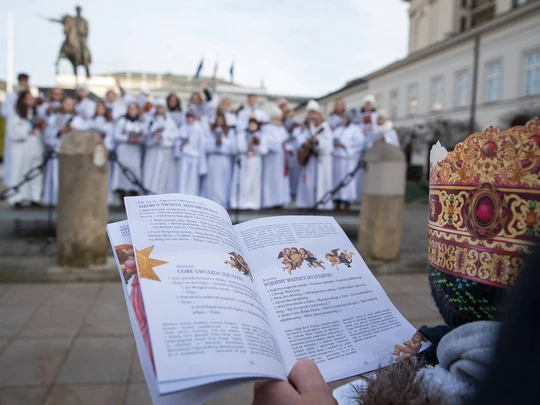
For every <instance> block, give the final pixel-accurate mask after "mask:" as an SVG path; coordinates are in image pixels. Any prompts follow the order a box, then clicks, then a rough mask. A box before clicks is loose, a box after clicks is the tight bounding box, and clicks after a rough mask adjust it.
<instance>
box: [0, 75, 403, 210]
mask: <svg viewBox="0 0 540 405" xmlns="http://www.w3.org/2000/svg"><path fill="white" fill-rule="evenodd" d="M119 88H120V92H121V96H122V102H119V101H118V100H117V94H116V93H115V92H114V91H112V90H111V91H109V92H107V94H106V96H105V100H104V101H100V102H95V101H93V100H91V99H90V98H89V97H88V95H89V92H88V88H87V87H86V86H85V85H81V86H79V87H78V88H77V90H76V97H75V98H72V97H69V96H64V94H63V90H62V89H59V88H55V89H52V90H51V91H50V92H49V95H48V97H47V98H46V99H45V100H43V99H34V97H33V96H32V95H31V93H30V92H29V86H28V76H27V75H24V74H21V75H19V86H18V89H17V92H13V93H10V94H8V96H7V97H6V100H5V101H4V103H3V105H2V114H3V115H4V116H5V117H6V118H7V130H6V135H7V136H6V143H5V150H4V184H5V186H13V185H16V184H18V183H20V182H21V181H22V180H23V179H24V176H25V174H26V173H27V172H28V170H30V169H31V168H32V167H35V166H36V165H39V163H40V162H41V161H42V160H43V157H44V156H45V155H46V154H47V152H48V153H49V154H50V156H51V158H50V159H49V160H48V162H47V167H46V170H45V176H44V177H40V176H38V177H35V178H34V179H32V180H31V181H29V182H26V183H24V184H23V185H22V186H21V187H19V189H18V192H17V193H15V194H12V195H11V196H10V197H9V200H8V201H9V203H10V204H11V205H14V206H16V207H23V206H25V205H27V204H30V205H33V206H37V205H42V204H45V205H55V204H56V203H57V200H58V176H59V173H58V170H59V167H58V159H57V155H56V154H57V153H58V152H59V151H60V146H61V144H62V141H63V139H65V137H66V135H67V134H69V133H70V132H72V131H81V130H91V131H95V132H97V133H98V134H100V135H101V136H102V137H103V140H104V143H105V146H106V147H107V149H108V150H109V151H110V152H111V156H114V158H113V159H111V161H110V162H109V189H110V196H109V199H110V202H112V201H113V200H114V195H115V194H117V195H118V196H119V197H120V198H121V201H123V198H122V197H124V196H130V195H137V194H139V193H141V192H152V193H159V194H161V193H171V192H178V193H185V194H193V195H201V196H204V197H207V198H209V199H211V200H213V201H216V202H217V203H219V204H221V205H222V206H223V207H225V208H231V209H249V210H258V209H261V208H278V207H284V206H288V205H289V204H290V202H291V199H294V200H295V204H296V207H297V208H301V209H312V208H314V206H315V204H316V203H317V202H318V201H319V200H320V199H321V197H322V196H323V195H324V194H325V193H326V192H327V191H329V190H331V189H332V188H334V187H335V186H336V185H337V184H339V183H340V182H341V180H342V179H343V178H344V177H345V176H346V175H347V173H349V172H351V171H352V170H354V168H355V167H356V166H357V164H358V162H359V161H360V160H361V159H362V156H363V154H364V152H365V151H366V150H367V149H369V148H370V147H371V146H372V145H373V144H374V143H376V142H387V143H390V144H394V145H396V146H398V147H399V141H398V138H397V134H396V132H395V131H394V130H393V128H392V123H391V122H390V121H388V120H387V117H386V114H385V113H384V112H383V111H376V109H375V100H374V98H373V97H372V96H367V97H366V98H365V100H364V102H363V105H362V107H361V109H360V110H359V111H347V110H346V108H345V103H344V101H343V100H342V99H339V100H337V101H336V102H335V107H334V110H333V112H332V113H331V114H330V115H329V116H328V117H325V116H324V115H323V113H322V111H321V108H320V106H319V104H318V103H317V101H315V100H310V101H309V102H308V104H307V106H306V110H307V115H306V117H305V119H304V120H303V122H300V121H298V120H296V118H295V116H294V111H293V110H291V109H290V108H289V104H288V102H287V100H286V99H284V98H278V100H277V103H272V104H266V105H265V106H264V109H261V108H260V107H259V105H258V100H257V96H256V95H254V94H251V95H248V97H247V105H246V106H244V107H243V108H241V109H240V110H239V111H235V110H234V109H233V106H232V104H233V103H232V100H231V97H230V96H229V95H227V94H221V95H219V96H218V95H216V94H211V92H210V91H209V90H208V88H207V87H206V85H204V84H203V89H202V90H203V91H202V92H195V93H192V95H191V98H190V100H189V103H188V106H187V107H186V108H185V109H183V108H182V105H181V101H180V99H179V98H178V97H177V96H176V95H175V94H174V93H171V94H170V95H169V96H168V97H167V98H166V99H165V98H151V95H150V91H148V90H146V89H141V90H140V92H139V94H136V95H133V94H128V93H126V92H125V91H124V90H123V89H122V88H121V87H120V85H119ZM115 160H116V161H117V163H118V164H117V163H116V162H115ZM126 171H127V172H129V171H131V172H132V174H134V175H135V177H136V178H137V179H139V180H140V184H142V185H143V187H144V190H141V189H140V187H139V186H138V185H137V184H136V183H134V182H132V181H131V180H130V178H128V177H126ZM361 182H362V172H361V170H360V171H358V172H357V175H356V178H355V180H354V181H352V182H350V183H349V184H348V185H346V186H345V187H342V188H341V189H340V190H339V191H338V192H337V193H336V195H335V196H334V201H329V202H326V203H324V204H321V205H319V206H318V207H317V208H318V209H332V204H334V209H336V210H348V209H349V208H350V204H351V203H354V202H357V201H359V200H360V197H361V187H362V186H361Z"/></svg>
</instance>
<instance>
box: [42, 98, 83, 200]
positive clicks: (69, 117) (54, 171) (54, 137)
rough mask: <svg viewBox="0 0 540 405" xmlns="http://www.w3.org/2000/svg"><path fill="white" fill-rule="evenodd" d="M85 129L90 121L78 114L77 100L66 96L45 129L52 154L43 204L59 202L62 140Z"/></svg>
mask: <svg viewBox="0 0 540 405" xmlns="http://www.w3.org/2000/svg"><path fill="white" fill-rule="evenodd" d="M85 129H88V122H87V121H86V120H84V119H82V117H80V116H78V115H76V111H75V101H74V100H73V99H72V98H71V97H66V98H64V100H63V101H62V107H61V108H60V110H58V111H57V112H56V113H53V114H52V115H51V116H50V117H49V119H48V121H47V127H46V128H45V131H44V139H43V143H44V144H45V148H46V150H47V151H48V152H51V153H52V155H51V158H50V159H49V161H48V163H47V166H46V169H45V182H44V186H43V199H42V200H43V204H45V205H56V204H57V203H58V176H59V173H58V152H60V146H61V145H62V141H63V140H64V138H65V136H66V135H67V134H69V133H71V132H72V131H74V130H85Z"/></svg>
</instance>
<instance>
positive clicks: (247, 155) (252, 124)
mask: <svg viewBox="0 0 540 405" xmlns="http://www.w3.org/2000/svg"><path fill="white" fill-rule="evenodd" d="M237 140H238V143H237V148H238V149H237V151H238V158H239V159H238V164H236V165H235V166H234V170H233V181H232V189H231V208H233V209H243V210H260V209H261V203H262V185H261V180H262V167H263V166H262V162H263V157H264V156H265V155H266V154H267V153H268V144H267V139H266V137H264V136H263V132H262V127H261V123H260V122H258V121H257V120H256V119H255V118H250V120H249V123H248V127H247V129H246V130H245V131H242V132H239V133H238V135H237Z"/></svg>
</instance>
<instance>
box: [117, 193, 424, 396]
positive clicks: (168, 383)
mask: <svg viewBox="0 0 540 405" xmlns="http://www.w3.org/2000/svg"><path fill="white" fill-rule="evenodd" d="M125 203H126V211H127V216H128V220H127V221H122V222H118V223H113V224H109V225H108V226H107V232H108V234H109V239H110V241H111V245H112V246H113V250H114V252H115V256H116V260H117V264H118V269H119V271H120V273H121V278H122V281H123V285H124V294H125V298H126V304H127V307H128V313H129V316H130V321H131V325H132V328H133V333H134V335H135V341H136V344H137V350H138V353H139V358H140V360H141V366H142V369H143V372H144V375H145V378H146V382H147V384H148V388H149V391H150V395H151V397H152V401H153V403H154V404H179V403H186V404H201V403H204V402H206V401H208V400H209V399H211V398H212V397H215V396H216V395H218V394H219V393H221V392H223V391H225V390H228V389H230V388H232V387H234V386H236V385H238V384H242V383H245V382H249V381H256V380H264V379H281V380H287V375H288V373H289V371H290V370H291V368H292V367H293V365H294V364H295V363H296V361H298V360H300V359H311V360H313V361H315V362H316V363H317V365H318V367H319V369H320V371H321V373H322V375H323V377H324V378H325V380H326V381H327V382H331V381H336V380H340V379H343V378H347V377H351V376H355V375H358V374H362V373H366V372H368V371H372V370H375V369H377V368H379V367H381V366H385V365H388V364H392V363H393V362H395V361H399V360H400V359H402V358H405V357H408V356H410V355H411V354H413V353H418V352H419V351H420V350H422V349H423V348H425V347H426V346H427V343H425V342H421V341H420V340H419V339H416V336H415V332H416V330H415V328H414V327H413V326H412V325H411V324H409V323H408V322H407V321H406V320H405V318H403V316H402V315H401V314H400V313H399V312H398V311H397V309H396V308H395V307H394V305H393V304H392V303H391V302H390V300H389V298H388V297H387V295H386V294H385V292H384V290H383V289H382V287H381V286H380V285H379V283H378V282H377V280H376V279H375V277H374V276H373V274H372V273H371V272H370V271H369V269H368V268H367V266H366V264H365V263H364V261H363V260H362V258H361V257H360V255H359V254H358V252H357V251H356V249H355V247H354V245H353V244H352V243H351V241H350V240H349V239H348V238H347V236H346V235H345V233H344V232H343V230H342V229H341V228H340V226H339V225H338V223H337V222H336V221H335V220H334V219H333V218H332V217H321V216H283V217H271V218H262V219H257V220H253V221H248V222H244V223H241V224H238V225H235V226H233V225H232V223H231V220H230V218H229V216H228V214H227V212H226V211H225V209H224V208H223V207H221V206H220V205H218V204H216V203H214V202H212V201H210V200H207V199H204V198H200V197H195V196H189V195H183V194H165V195H154V196H144V197H128V198H126V199H125Z"/></svg>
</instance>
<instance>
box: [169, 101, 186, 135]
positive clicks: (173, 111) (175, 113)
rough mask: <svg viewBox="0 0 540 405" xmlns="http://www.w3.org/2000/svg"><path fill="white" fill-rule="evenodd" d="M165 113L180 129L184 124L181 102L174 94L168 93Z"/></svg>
mask: <svg viewBox="0 0 540 405" xmlns="http://www.w3.org/2000/svg"><path fill="white" fill-rule="evenodd" d="M167 111H168V112H169V115H170V116H171V118H172V119H173V120H174V123H175V124H176V126H177V127H179V128H180V126H181V125H182V124H183V122H184V113H183V112H182V102H181V101H180V99H179V98H178V96H177V95H176V93H169V95H168V96H167Z"/></svg>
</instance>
